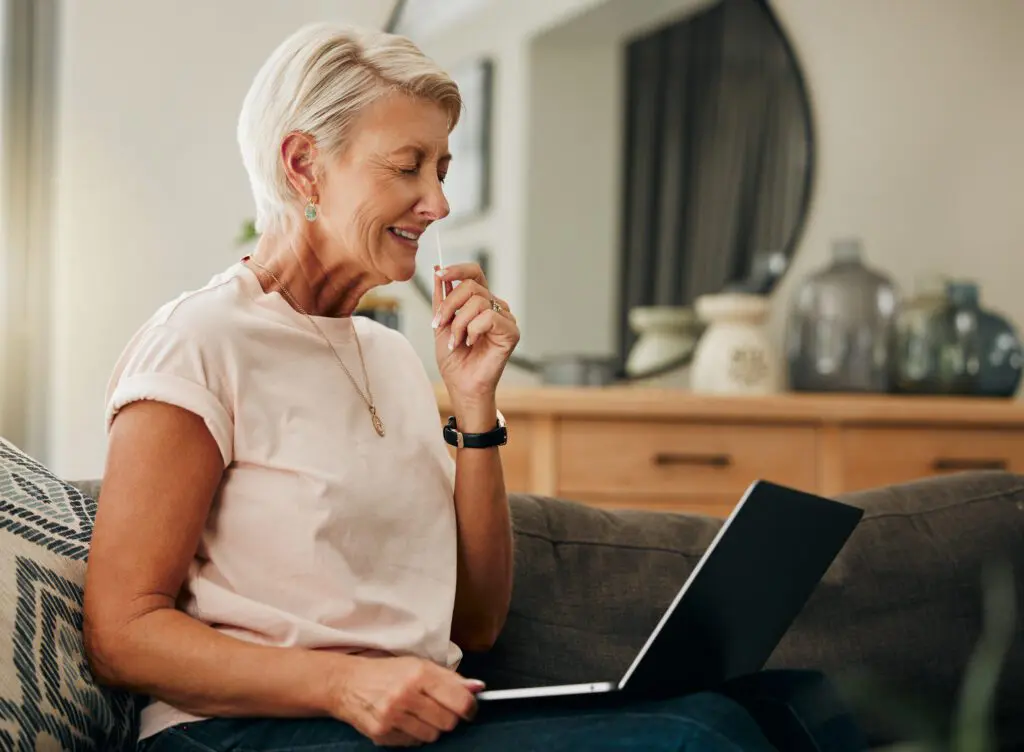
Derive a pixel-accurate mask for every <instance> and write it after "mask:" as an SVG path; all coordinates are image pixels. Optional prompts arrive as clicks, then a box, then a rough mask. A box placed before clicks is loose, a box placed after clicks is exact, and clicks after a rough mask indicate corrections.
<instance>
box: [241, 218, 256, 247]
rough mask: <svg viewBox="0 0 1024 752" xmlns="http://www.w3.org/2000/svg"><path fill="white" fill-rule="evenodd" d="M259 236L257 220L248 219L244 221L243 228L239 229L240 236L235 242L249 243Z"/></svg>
mask: <svg viewBox="0 0 1024 752" xmlns="http://www.w3.org/2000/svg"><path fill="white" fill-rule="evenodd" d="M259 236H260V234H259V233H258V232H256V220H254V219H247V220H245V221H244V222H243V223H242V229H241V230H240V231H239V233H238V237H237V238H235V243H236V244H237V245H249V243H251V242H252V241H254V240H255V239H256V238H258V237H259Z"/></svg>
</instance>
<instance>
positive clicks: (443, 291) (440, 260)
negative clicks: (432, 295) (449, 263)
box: [434, 230, 448, 300]
mask: <svg viewBox="0 0 1024 752" xmlns="http://www.w3.org/2000/svg"><path fill="white" fill-rule="evenodd" d="M434 240H435V241H437V270H438V271H444V258H443V257H442V256H441V231H440V230H434ZM447 297H448V293H447V291H446V289H445V284H444V280H443V279H442V280H441V300H444V299H445V298H447Z"/></svg>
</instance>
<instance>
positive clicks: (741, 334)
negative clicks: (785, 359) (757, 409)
mask: <svg viewBox="0 0 1024 752" xmlns="http://www.w3.org/2000/svg"><path fill="white" fill-rule="evenodd" d="M696 311H697V315H698V316H699V317H700V319H701V321H703V322H705V323H706V324H707V329H705V331H704V334H703V336H702V337H701V338H700V341H699V342H698V343H697V348H696V350H695V351H694V355H693V364H692V367H691V373H690V386H691V388H692V389H693V391H695V392H705V393H716V394H746V395H753V394H771V393H774V392H777V391H779V389H780V388H781V386H782V381H783V371H782V364H781V362H780V359H779V357H778V355H777V354H776V352H775V350H774V348H773V347H772V343H771V340H770V339H769V337H768V335H767V333H766V331H765V326H764V324H765V321H766V320H767V318H768V313H769V301H768V299H767V298H764V297H762V296H760V295H752V294H746V293H722V294H720V295H705V296H702V297H700V298H698V299H697V301H696Z"/></svg>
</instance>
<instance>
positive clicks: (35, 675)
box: [0, 438, 138, 752]
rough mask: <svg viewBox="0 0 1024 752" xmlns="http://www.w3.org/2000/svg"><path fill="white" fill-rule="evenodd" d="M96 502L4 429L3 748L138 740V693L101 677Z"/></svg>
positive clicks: (129, 746)
mask: <svg viewBox="0 0 1024 752" xmlns="http://www.w3.org/2000/svg"><path fill="white" fill-rule="evenodd" d="M95 516H96V502H95V501H94V500H93V499H91V498H89V497H88V496H85V495H84V494H82V493H81V491H79V490H78V489H76V488H75V487H74V486H72V485H70V484H68V483H65V482H64V481H61V480H60V479H58V478H56V477H55V476H54V475H53V473H51V472H50V471H49V470H47V469H46V468H45V467H43V466H42V465H40V464H39V463H38V462H36V461H34V460H32V459H31V458H29V457H28V456H26V455H25V454H24V453H23V452H21V451H19V450H18V449H17V448H15V447H14V446H13V445H11V444H10V443H9V442H7V441H4V440H3V439H2V438H0V750H4V751H5V752H6V750H11V751H12V752H22V751H24V752H36V751H37V750H50V749H53V750H102V752H121V751H122V750H125V751H127V750H133V749H135V740H136V737H137V733H138V717H137V712H136V707H135V703H136V700H135V698H134V696H133V695H131V694H128V693H124V692H114V691H111V690H108V689H106V688H103V687H100V686H98V685H97V684H96V682H95V680H94V679H93V677H92V673H91V672H90V671H89V667H88V665H87V663H86V660H85V651H84V648H83V645H82V592H83V584H84V582H85V562H86V558H87V557H88V554H89V541H90V539H91V537H92V525H93V520H94V519H95Z"/></svg>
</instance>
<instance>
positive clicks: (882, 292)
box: [786, 238, 899, 392]
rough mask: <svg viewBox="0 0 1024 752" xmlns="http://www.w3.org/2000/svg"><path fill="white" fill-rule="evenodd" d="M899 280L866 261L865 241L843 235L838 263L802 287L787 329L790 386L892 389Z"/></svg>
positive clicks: (835, 256)
mask: <svg viewBox="0 0 1024 752" xmlns="http://www.w3.org/2000/svg"><path fill="white" fill-rule="evenodd" d="M898 303H899V294H898V291H897V288H896V286H895V284H893V282H892V281H891V280H890V279H889V277H887V276H885V275H884V274H882V273H880V272H877V271H875V270H874V269H871V268H869V267H868V266H866V265H865V263H864V260H863V251H862V244H861V241H860V240H859V239H857V238H851V239H842V240H838V241H836V242H835V243H834V244H833V246H832V261H831V263H830V264H829V266H827V267H826V268H824V269H822V270H820V271H818V272H815V273H813V274H811V275H810V276H809V277H808V278H807V279H806V280H804V281H803V282H802V283H801V285H800V286H799V287H798V288H797V290H796V293H795V294H794V296H793V303H792V306H791V309H790V313H789V320H788V325H787V331H786V362H787V366H788V371H789V383H790V388H791V389H794V390H796V391H809V392H887V391H889V387H890V381H891V373H890V367H889V351H890V341H891V338H892V329H893V323H894V319H895V316H896V312H897V306H898Z"/></svg>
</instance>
